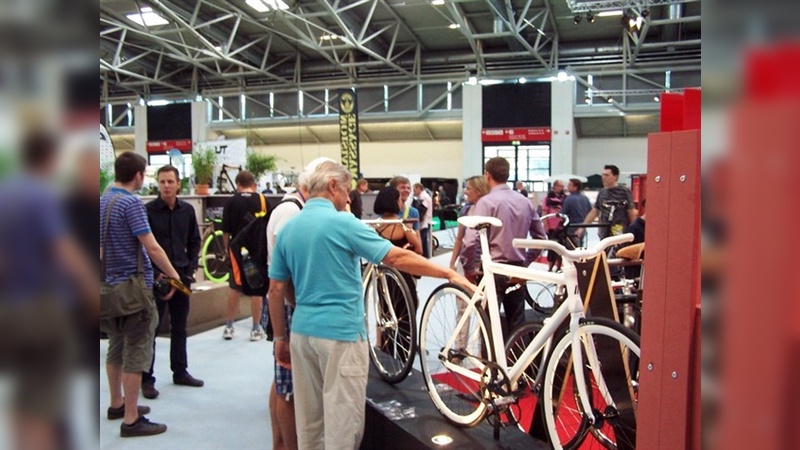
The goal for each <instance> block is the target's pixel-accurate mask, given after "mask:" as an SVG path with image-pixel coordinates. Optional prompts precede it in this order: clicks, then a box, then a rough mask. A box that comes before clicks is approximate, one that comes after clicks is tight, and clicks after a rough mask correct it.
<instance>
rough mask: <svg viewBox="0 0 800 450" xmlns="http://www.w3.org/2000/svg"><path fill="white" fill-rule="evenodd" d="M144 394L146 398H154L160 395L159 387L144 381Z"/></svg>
mask: <svg viewBox="0 0 800 450" xmlns="http://www.w3.org/2000/svg"><path fill="white" fill-rule="evenodd" d="M142 395H144V398H148V399H150V400H152V399H154V398H156V397H158V389H156V386H155V385H154V384H150V383H144V384H142Z"/></svg>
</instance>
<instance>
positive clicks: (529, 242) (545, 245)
mask: <svg viewBox="0 0 800 450" xmlns="http://www.w3.org/2000/svg"><path fill="white" fill-rule="evenodd" d="M632 240H633V234H632V233H625V234H619V235H616V236H609V237H607V238H605V239H603V240H602V241H600V242H598V243H597V244H595V245H594V247H592V248H587V249H578V250H567V248H566V247H564V246H563V245H561V244H559V243H558V242H554V241H547V240H543V239H514V240H513V241H512V242H511V245H513V246H514V247H517V248H535V249H543V250H553V251H554V252H556V253H558V254H559V255H561V256H562V257H566V258H567V259H569V260H571V261H578V260H581V259H589V258H593V257H595V256H597V255H599V254H600V253H602V252H603V250H605V249H606V248H608V247H611V246H612V245H618V244H622V243H625V242H630V241H632Z"/></svg>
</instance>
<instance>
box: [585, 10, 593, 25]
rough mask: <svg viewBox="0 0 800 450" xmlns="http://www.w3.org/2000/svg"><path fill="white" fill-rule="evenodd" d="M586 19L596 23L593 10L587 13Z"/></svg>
mask: <svg viewBox="0 0 800 450" xmlns="http://www.w3.org/2000/svg"><path fill="white" fill-rule="evenodd" d="M586 21H587V22H589V23H594V13H592V12H591V11H589V12H587V13H586Z"/></svg>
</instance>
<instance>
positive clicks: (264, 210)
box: [255, 194, 267, 217]
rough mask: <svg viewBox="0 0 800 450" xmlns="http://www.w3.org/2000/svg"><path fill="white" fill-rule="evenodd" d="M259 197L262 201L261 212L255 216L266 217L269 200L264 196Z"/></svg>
mask: <svg viewBox="0 0 800 450" xmlns="http://www.w3.org/2000/svg"><path fill="white" fill-rule="evenodd" d="M258 197H259V198H260V199H261V212H260V213H257V214H255V216H256V217H264V216H266V215H267V199H266V197H264V194H258Z"/></svg>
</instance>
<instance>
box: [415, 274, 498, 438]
mask: <svg viewBox="0 0 800 450" xmlns="http://www.w3.org/2000/svg"><path fill="white" fill-rule="evenodd" d="M469 299H470V295H469V294H468V293H467V292H466V291H465V290H464V289H463V288H461V287H460V286H457V285H455V284H452V283H447V284H443V285H441V286H439V287H438V288H436V289H435V290H434V291H433V293H432V294H431V296H430V297H429V298H428V301H427V302H426V303H425V308H424V310H423V311H422V319H421V321H420V333H419V355H420V363H421V366H422V377H423V379H424V380H425V388H426V389H427V390H428V395H429V396H430V397H431V401H432V402H433V404H434V406H435V407H436V409H438V410H439V412H440V413H441V414H442V415H443V416H444V417H445V418H446V419H447V420H448V421H450V422H451V423H453V424H456V425H459V426H462V427H472V426H475V425H477V424H478V423H480V422H481V420H483V418H484V417H485V416H486V413H487V410H488V408H487V405H486V403H485V402H484V399H483V395H482V393H481V390H480V380H479V379H477V378H471V377H467V376H465V375H464V374H460V373H457V372H454V371H453V370H451V369H450V368H448V367H446V366H445V365H444V361H443V359H446V360H448V361H449V362H451V363H457V364H459V365H460V366H461V367H463V368H466V369H468V370H469V371H471V372H474V373H476V374H480V373H482V372H483V369H484V367H485V365H486V364H485V363H486V361H487V360H488V361H491V360H493V358H492V357H491V353H492V347H491V332H490V329H489V327H488V325H489V319H488V318H487V316H486V312H485V311H484V310H483V309H482V308H480V307H479V308H473V309H472V310H471V313H470V317H469V318H468V319H467V320H468V321H467V323H466V328H465V329H464V330H463V331H464V332H463V333H460V336H459V337H457V338H456V339H457V340H458V341H459V342H457V343H456V346H457V347H459V350H461V351H460V352H455V351H453V350H451V353H450V354H449V355H447V356H446V357H444V356H440V355H441V354H442V349H444V347H445V346H446V345H447V342H448V340H449V339H450V338H451V336H452V335H453V333H454V331H455V326H456V325H457V320H458V318H459V317H460V316H459V314H463V312H460V311H459V302H465V303H462V304H463V305H466V302H468V301H469ZM478 378H479V377H478Z"/></svg>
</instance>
